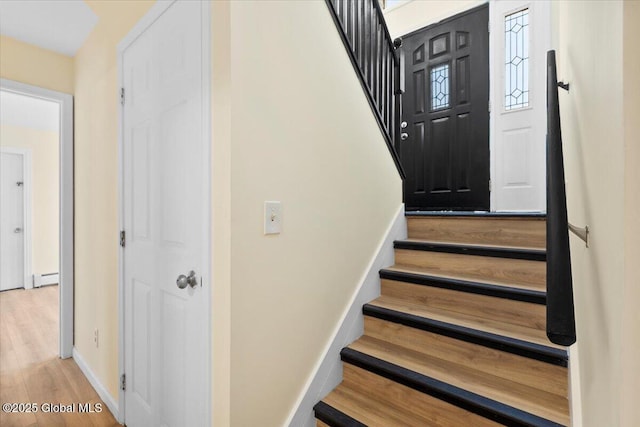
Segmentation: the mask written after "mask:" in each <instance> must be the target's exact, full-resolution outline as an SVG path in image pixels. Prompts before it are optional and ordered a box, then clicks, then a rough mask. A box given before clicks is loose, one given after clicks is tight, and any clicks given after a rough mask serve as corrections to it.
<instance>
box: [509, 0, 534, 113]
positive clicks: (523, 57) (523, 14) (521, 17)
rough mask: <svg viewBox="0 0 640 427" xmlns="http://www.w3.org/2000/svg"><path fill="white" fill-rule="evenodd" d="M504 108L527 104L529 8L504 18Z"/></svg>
mask: <svg viewBox="0 0 640 427" xmlns="http://www.w3.org/2000/svg"><path fill="white" fill-rule="evenodd" d="M504 52H505V72H504V83H505V94H504V108H505V110H515V109H518V108H526V107H528V106H529V9H523V10H520V11H518V12H515V13H512V14H510V15H506V16H505V18H504Z"/></svg>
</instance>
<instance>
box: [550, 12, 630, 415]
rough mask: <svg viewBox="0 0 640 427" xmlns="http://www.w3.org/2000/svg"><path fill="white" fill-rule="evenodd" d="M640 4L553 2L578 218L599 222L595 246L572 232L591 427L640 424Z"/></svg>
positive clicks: (571, 199) (573, 209) (572, 199)
mask: <svg viewBox="0 0 640 427" xmlns="http://www.w3.org/2000/svg"><path fill="white" fill-rule="evenodd" d="M637 8H638V6H637V5H630V4H623V3H622V2H618V1H609V2H606V1H602V2H600V1H563V2H558V3H555V4H554V15H555V16H554V24H555V28H554V31H555V34H554V39H555V43H554V44H555V46H556V48H557V50H558V61H559V63H558V76H559V78H560V79H563V80H565V81H569V82H570V83H571V92H570V93H565V92H562V91H561V94H560V102H561V106H560V107H561V108H560V111H561V115H562V131H563V140H564V153H565V162H566V163H565V167H566V174H567V175H566V178H567V198H568V208H569V220H570V221H571V222H573V223H574V224H578V225H584V224H588V225H589V227H590V230H591V235H590V239H591V241H590V247H589V248H588V249H586V248H585V247H584V244H583V243H582V242H581V241H579V240H577V239H576V238H574V237H572V238H571V251H572V268H573V278H574V292H575V304H576V320H577V332H578V346H579V350H580V377H581V378H580V381H581V394H582V415H583V422H584V425H585V426H588V427H589V426H594V427H598V426H604V425H606V426H632V425H637V424H638V423H637V420H638V418H637V416H638V407H637V396H638V391H637V390H638V388H637V387H638V384H639V383H640V381H639V380H638V372H639V369H638V366H639V365H638V357H637V356H638V354H639V353H640V345H639V344H640V338H639V327H640V325H639V323H638V314H637V312H638V311H637V308H636V307H635V304H634V301H637V299H638V292H639V291H638V283H640V281H639V280H638V279H639V275H638V261H637V260H638V259H640V256H639V255H638V249H637V247H636V246H634V245H637V241H638V238H639V237H640V235H639V234H638V208H639V203H638V193H639V192H640V191H639V180H638V172H637V169H638V167H640V161H639V160H638V141H639V139H638V125H637V114H638V112H639V110H638V96H639V95H638V74H637V69H638V66H639V65H638V54H639V53H638V39H639V37H638V34H639V33H638V26H639V25H640V20H639V19H638V10H637ZM623 28H624V30H623ZM623 64H624V66H623ZM632 392H633V394H632ZM633 417H636V418H635V422H632V421H631V420H632V419H634V418H633Z"/></svg>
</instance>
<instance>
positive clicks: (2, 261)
mask: <svg viewBox="0 0 640 427" xmlns="http://www.w3.org/2000/svg"><path fill="white" fill-rule="evenodd" d="M0 157H1V163H0V227H1V228H0V291H5V290H8V289H16V288H23V287H24V286H25V275H24V262H25V260H24V245H25V241H24V236H25V233H24V202H25V200H24V188H25V187H24V184H21V185H18V182H20V183H24V155H23V154H20V153H13V152H6V151H5V152H3V153H1V154H0Z"/></svg>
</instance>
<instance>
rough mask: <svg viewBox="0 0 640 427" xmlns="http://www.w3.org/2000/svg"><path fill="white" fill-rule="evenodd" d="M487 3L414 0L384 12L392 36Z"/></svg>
mask: <svg viewBox="0 0 640 427" xmlns="http://www.w3.org/2000/svg"><path fill="white" fill-rule="evenodd" d="M483 3H486V1H485V0H412V1H410V2H408V3H405V4H402V5H401V6H398V7H395V8H392V9H390V10H389V11H386V12H385V13H384V17H385V20H386V21H387V26H388V27H389V33H390V34H391V37H393V38H395V37H399V36H403V35H405V34H407V33H410V32H412V31H415V30H418V29H420V28H422V27H426V26H427V25H429V24H433V23H436V22H438V21H440V20H442V19H444V18H447V17H449V16H452V15H455V14H457V13H460V12H462V11H464V10H467V9H471V8H472V7H475V6H478V5H481V4H483Z"/></svg>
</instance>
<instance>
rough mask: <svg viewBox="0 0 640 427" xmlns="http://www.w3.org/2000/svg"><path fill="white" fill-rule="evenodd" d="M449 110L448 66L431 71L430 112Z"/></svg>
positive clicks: (436, 67) (438, 66) (434, 68)
mask: <svg viewBox="0 0 640 427" xmlns="http://www.w3.org/2000/svg"><path fill="white" fill-rule="evenodd" d="M443 108H449V64H442V65H437V66H435V67H433V68H432V69H431V110H441V109H443Z"/></svg>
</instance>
